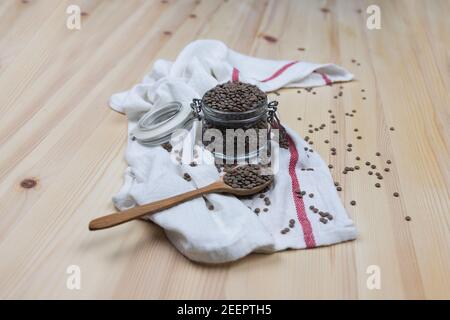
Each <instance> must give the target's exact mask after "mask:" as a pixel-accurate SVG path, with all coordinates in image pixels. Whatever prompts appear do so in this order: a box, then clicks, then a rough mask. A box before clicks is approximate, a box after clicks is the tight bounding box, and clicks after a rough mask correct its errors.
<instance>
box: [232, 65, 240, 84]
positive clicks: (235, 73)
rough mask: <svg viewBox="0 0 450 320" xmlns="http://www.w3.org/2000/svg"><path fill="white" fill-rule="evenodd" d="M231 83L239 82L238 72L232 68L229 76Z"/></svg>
mask: <svg viewBox="0 0 450 320" xmlns="http://www.w3.org/2000/svg"><path fill="white" fill-rule="evenodd" d="M231 81H233V82H238V81H239V70H238V69H236V68H233V73H232V74H231Z"/></svg>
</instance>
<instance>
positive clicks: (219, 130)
mask: <svg viewBox="0 0 450 320" xmlns="http://www.w3.org/2000/svg"><path fill="white" fill-rule="evenodd" d="M277 105H278V102H277V101H271V102H270V103H269V102H268V99H267V96H266V99H265V100H264V101H263V102H262V103H261V104H260V105H259V106H257V107H255V108H253V109H251V110H247V111H242V112H236V111H223V110H218V109H214V108H211V107H209V106H208V105H207V104H206V103H205V102H204V101H203V99H194V100H193V102H192V104H191V107H192V109H193V110H194V114H195V115H196V116H197V117H198V119H199V120H201V121H202V144H203V146H204V147H205V148H206V149H207V150H209V151H210V152H211V153H212V154H213V155H214V157H215V158H216V162H219V163H220V162H222V163H226V164H240V163H244V162H245V163H261V162H264V161H269V162H270V160H269V159H267V157H268V158H270V140H271V128H272V122H273V120H274V116H275V112H276V110H277ZM217 160H218V161H217Z"/></svg>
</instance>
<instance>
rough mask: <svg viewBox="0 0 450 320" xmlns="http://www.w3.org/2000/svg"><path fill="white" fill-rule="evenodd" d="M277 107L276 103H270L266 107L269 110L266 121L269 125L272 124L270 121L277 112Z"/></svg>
mask: <svg viewBox="0 0 450 320" xmlns="http://www.w3.org/2000/svg"><path fill="white" fill-rule="evenodd" d="M277 106H278V101H271V102H270V103H269V104H268V106H267V109H268V110H269V111H268V117H267V121H268V122H269V123H272V121H273V119H274V117H275V113H276V112H277Z"/></svg>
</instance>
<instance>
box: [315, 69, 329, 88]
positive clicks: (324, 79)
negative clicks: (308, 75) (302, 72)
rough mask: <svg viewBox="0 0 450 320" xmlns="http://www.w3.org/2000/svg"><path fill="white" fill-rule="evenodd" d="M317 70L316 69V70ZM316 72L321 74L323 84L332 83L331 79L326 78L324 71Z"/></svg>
mask: <svg viewBox="0 0 450 320" xmlns="http://www.w3.org/2000/svg"><path fill="white" fill-rule="evenodd" d="M316 72H317V71H316ZM317 73H318V74H320V75H321V76H322V78H323V81H325V84H326V85H327V86H331V84H332V83H333V82H332V81H331V80H330V78H328V76H327V75H326V74H325V73H322V72H317Z"/></svg>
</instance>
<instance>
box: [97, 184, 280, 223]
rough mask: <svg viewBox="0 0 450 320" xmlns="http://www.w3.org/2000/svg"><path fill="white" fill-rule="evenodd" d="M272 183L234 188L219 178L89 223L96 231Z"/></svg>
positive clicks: (253, 192) (245, 193)
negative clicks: (206, 197)
mask: <svg viewBox="0 0 450 320" xmlns="http://www.w3.org/2000/svg"><path fill="white" fill-rule="evenodd" d="M271 183H272V179H271V180H269V181H267V182H265V183H263V184H261V185H259V186H256V187H254V188H252V189H242V188H232V187H230V186H229V185H227V184H226V183H225V182H223V181H222V180H219V181H216V182H214V183H211V184H210V185H207V186H205V187H203V188H200V189H196V190H192V191H189V192H186V193H182V194H179V195H176V196H173V197H170V198H167V199H163V200H159V201H155V202H152V203H148V204H145V205H143V206H137V207H134V208H131V209H128V210H125V211H121V212H116V213H112V214H109V215H107V216H103V217H100V218H97V219H94V220H92V221H91V222H90V223H89V230H91V231H94V230H101V229H107V228H111V227H114V226H117V225H119V224H122V223H125V222H128V221H131V220H135V219H138V218H141V217H143V216H146V215H149V214H153V213H156V212H159V211H161V210H165V209H169V208H171V207H173V206H176V205H177V204H180V203H182V202H185V201H188V200H192V199H194V198H197V197H200V196H201V195H204V194H208V193H229V194H234V195H236V196H249V195H252V194H255V193H258V192H260V191H262V190H264V189H265V188H266V187H268V186H269V185H270V184H271Z"/></svg>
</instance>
